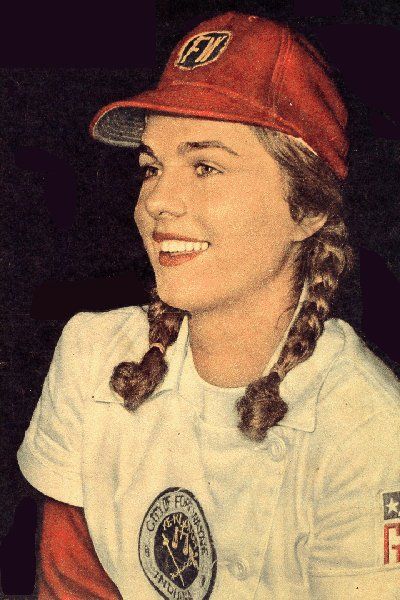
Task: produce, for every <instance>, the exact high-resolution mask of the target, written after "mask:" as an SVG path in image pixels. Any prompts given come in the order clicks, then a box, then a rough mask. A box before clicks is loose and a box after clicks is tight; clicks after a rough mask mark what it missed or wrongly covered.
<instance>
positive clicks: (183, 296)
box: [157, 281, 213, 313]
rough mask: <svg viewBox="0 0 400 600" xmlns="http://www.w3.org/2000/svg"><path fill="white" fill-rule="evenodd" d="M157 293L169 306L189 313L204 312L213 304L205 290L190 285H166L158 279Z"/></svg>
mask: <svg viewBox="0 0 400 600" xmlns="http://www.w3.org/2000/svg"><path fill="white" fill-rule="evenodd" d="M157 293H158V296H159V297H160V299H161V300H162V301H163V302H165V303H166V304H168V305H169V306H173V307H174V308H178V309H180V310H184V311H186V312H189V313H194V312H202V311H204V310H207V308H210V305H212V304H213V302H212V299H211V298H210V297H209V294H207V293H206V291H205V290H199V289H193V288H192V287H190V286H183V285H171V283H169V284H168V285H166V284H165V283H162V282H159V281H157Z"/></svg>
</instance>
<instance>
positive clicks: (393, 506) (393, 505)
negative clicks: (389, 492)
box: [385, 498, 399, 517]
mask: <svg viewBox="0 0 400 600" xmlns="http://www.w3.org/2000/svg"><path fill="white" fill-rule="evenodd" d="M385 506H386V508H387V509H388V516H389V515H390V514H391V513H395V515H396V517H398V516H399V511H398V506H399V502H395V501H394V500H393V498H390V501H389V504H385Z"/></svg>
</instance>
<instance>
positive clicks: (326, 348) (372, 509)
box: [18, 307, 400, 600]
mask: <svg viewBox="0 0 400 600" xmlns="http://www.w3.org/2000/svg"><path fill="white" fill-rule="evenodd" d="M188 345H189V338H188V321H187V318H186V317H185V319H184V320H183V323H182V325H181V329H180V332H179V335H178V339H177V341H176V342H175V343H174V344H173V345H172V346H171V347H170V348H168V350H167V355H166V358H167V362H168V364H169V369H168V372H167V375H166V377H165V379H164V381H163V383H162V384H160V385H159V386H158V387H157V388H156V390H155V392H154V393H153V394H152V396H151V398H149V399H148V400H147V401H146V402H145V403H144V404H143V405H142V406H141V407H140V408H139V409H138V410H137V411H136V412H135V413H129V412H128V411H127V410H126V409H125V408H124V407H123V401H122V399H121V398H120V397H119V396H118V395H117V394H116V393H114V392H113V391H112V390H111V389H110V386H109V380H110V376H111V373H112V371H113V368H114V367H115V365H117V364H118V363H120V362H121V361H127V360H140V359H141V357H142V356H143V354H144V352H145V351H146V350H147V348H148V322H147V316H146V312H145V310H143V309H141V308H140V307H131V308H126V309H120V310H115V311H110V312H107V313H99V314H90V313H81V314H79V315H76V316H75V317H74V318H73V319H71V321H70V322H69V323H68V324H67V325H66V327H65V329H64V331H63V334H62V336H61V338H60V341H59V343H58V345H57V348H56V350H55V354H54V358H53V362H52V365H51V367H50V370H49V373H48V376H47V378H46V381H45V383H44V387H43V393H42V396H41V398H40V400H39V403H38V405H37V408H36V410H35V413H34V415H33V417H32V421H31V424H30V427H29V429H28V431H27V432H26V436H25V439H24V442H23V444H22V446H21V448H20V450H19V452H18V460H19V464H20V467H21V470H22V472H23V473H24V475H25V477H26V478H27V479H28V481H30V483H31V484H32V485H33V486H35V487H36V488H37V489H39V490H40V491H41V492H42V493H44V494H46V495H48V496H50V497H53V498H55V499H57V500H60V501H62V502H66V503H69V504H73V505H76V506H83V507H84V510H85V516H86V519H87V522H88V527H89V531H90V534H91V537H92V539H93V543H94V546H95V549H96V552H97V554H98V556H99V558H100V561H101V563H102V564H103V566H104V568H105V570H106V571H107V573H108V574H109V576H110V577H111V579H112V580H113V581H114V582H115V583H116V585H117V587H118V588H119V590H120V592H121V594H122V596H123V598H124V599H126V600H134V599H137V598H141V599H144V600H146V599H149V600H151V599H154V600H157V598H160V597H165V598H173V599H174V600H183V599H186V598H193V599H196V600H197V599H198V600H200V599H203V598H208V597H211V599H212V600H213V599H214V598H215V599H216V600H223V599H227V600H228V599H231V598H234V599H235V600H242V599H243V600H250V599H257V600H261V599H263V600H264V599H265V600H267V599H271V600H279V599H282V600H292V599H293V600H294V599H295V600H303V599H304V600H308V599H310V598H315V599H316V600H323V599H325V598H326V599H342V598H343V599H348V598H368V599H371V600H374V599H375V598H376V599H378V598H380V599H387V600H394V599H396V598H400V591H399V590H400V569H399V567H400V466H399V464H400V461H399V450H400V408H399V397H400V394H399V385H398V382H397V381H396V380H395V378H394V376H393V375H392V373H391V372H390V371H389V370H388V369H387V368H386V367H385V366H384V365H383V363H382V362H381V361H380V360H379V359H377V358H376V357H375V356H374V355H373V354H372V353H371V352H370V351H369V350H368V349H367V348H366V347H365V346H364V345H363V343H362V342H361V340H360V339H359V338H358V337H357V336H356V334H355V333H354V331H353V330H352V328H351V327H350V326H349V325H348V324H347V323H345V322H343V321H340V320H335V319H330V320H329V321H327V322H326V323H325V328H324V332H323V334H322V336H321V337H320V339H319V340H318V343H317V346H316V349H315V351H314V353H313V355H312V356H311V357H310V358H309V359H308V360H307V361H305V362H304V363H302V364H300V365H298V366H297V367H295V368H294V369H293V370H292V371H291V372H290V373H289V374H288V375H287V376H286V378H285V379H284V381H283V382H282V384H281V386H280V393H281V397H282V398H283V399H284V400H285V401H286V402H287V404H288V406H289V410H288V412H287V414H286V415H285V417H284V419H283V420H282V421H281V422H280V423H279V424H278V425H277V426H276V427H273V428H272V429H271V430H270V431H269V432H268V435H267V437H266V439H265V440H264V442H262V443H254V442H250V441H249V440H247V439H246V438H244V437H243V436H242V434H240V432H239V430H238V429H237V427H236V425H235V411H234V403H235V401H236V398H237V397H239V396H240V395H241V392H242V391H243V388H238V389H234V390H226V389H221V388H216V386H210V384H207V383H206V382H203V381H202V380H201V378H199V376H198V375H197V373H196V372H195V370H193V369H194V366H193V363H192V361H191V354H190V352H188ZM278 350H279V349H278ZM271 360H272V359H271ZM270 364H271V363H270ZM269 366H270V365H269ZM267 369H268V367H267ZM267 369H266V371H267ZM214 388H215V389H214ZM213 400H214V406H215V409H216V410H215V411H214V410H213V408H212V407H213ZM217 414H219V416H217ZM210 594H211V596H210Z"/></svg>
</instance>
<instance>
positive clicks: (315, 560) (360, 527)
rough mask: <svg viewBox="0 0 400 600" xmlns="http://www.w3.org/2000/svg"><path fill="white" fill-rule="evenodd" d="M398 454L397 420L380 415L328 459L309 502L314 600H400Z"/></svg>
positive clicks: (399, 427)
mask: <svg viewBox="0 0 400 600" xmlns="http://www.w3.org/2000/svg"><path fill="white" fill-rule="evenodd" d="M349 431H351V424H349ZM399 451H400V417H399V412H398V411H392V412H389V411H388V412H383V411H382V412H381V413H379V414H377V415H375V416H373V417H371V418H369V419H368V420H367V421H365V422H364V423H363V424H361V425H359V426H357V427H356V428H353V430H352V431H351V433H350V434H348V435H347V436H346V437H345V439H344V441H343V442H342V443H338V444H337V445H336V447H335V449H334V450H333V451H332V452H331V453H330V454H329V455H327V456H326V457H325V459H324V464H323V465H322V466H321V469H320V473H319V474H318V478H319V480H318V481H319V483H318V486H317V489H316V494H315V500H314V502H315V514H314V532H313V542H312V546H311V554H310V582H311V590H312V597H313V598H314V597H315V598H319V599H321V600H323V599H324V598H326V599H328V598H344V597H346V598H349V599H351V598H366V597H367V598H369V599H371V600H373V599H378V598H379V599H384V600H395V599H398V598H400V470H399V455H400V452H399Z"/></svg>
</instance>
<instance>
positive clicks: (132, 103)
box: [90, 84, 298, 147]
mask: <svg viewBox="0 0 400 600" xmlns="http://www.w3.org/2000/svg"><path fill="white" fill-rule="evenodd" d="M244 101H245V100H244V99H243V98H241V97H240V98H239V97H236V95H235V96H231V95H228V94H227V93H226V91H225V90H217V89H215V88H211V86H210V87H208V86H200V85H196V86H195V87H194V86H193V85H187V84H172V85H171V86H168V87H163V88H159V89H155V90H150V91H148V92H143V93H142V94H139V95H138V96H135V97H133V98H130V99H128V100H122V101H119V102H113V103H112V104H108V105H107V106H105V107H104V108H102V109H101V110H100V111H99V112H98V113H97V114H96V115H95V117H94V118H93V120H92V123H91V125H90V133H91V135H92V136H93V137H94V138H95V139H97V140H99V141H101V142H104V143H106V144H111V145H114V146H130V147H137V146H138V145H139V144H140V139H141V136H142V133H143V129H144V125H145V114H146V113H148V112H158V113H163V114H169V115H176V116H187V117H199V118H205V119H218V120H222V121H232V122H236V123H246V124H253V125H260V126H263V127H271V128H272V129H278V130H279V131H282V132H283V133H287V134H289V135H298V134H296V131H295V130H294V128H293V127H291V126H290V124H289V123H286V122H284V121H283V120H280V121H279V122H278V121H277V117H276V115H274V116H272V114H269V112H268V111H267V110H266V109H265V107H258V106H253V107H251V106H248V100H247V106H246V115H245V116H244V115H243V102H244ZM210 107H212V108H210Z"/></svg>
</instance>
